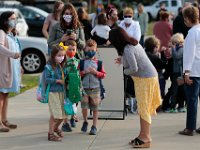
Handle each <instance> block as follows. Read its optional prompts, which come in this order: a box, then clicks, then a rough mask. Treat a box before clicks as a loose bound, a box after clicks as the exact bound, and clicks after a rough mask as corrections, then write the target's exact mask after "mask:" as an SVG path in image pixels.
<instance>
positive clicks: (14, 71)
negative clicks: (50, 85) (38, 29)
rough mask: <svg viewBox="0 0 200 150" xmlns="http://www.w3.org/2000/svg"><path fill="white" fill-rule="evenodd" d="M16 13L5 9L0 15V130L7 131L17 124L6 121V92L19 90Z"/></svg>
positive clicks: (14, 127)
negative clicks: (15, 35)
mask: <svg viewBox="0 0 200 150" xmlns="http://www.w3.org/2000/svg"><path fill="white" fill-rule="evenodd" d="M15 27H16V15H15V14H14V12H12V11H7V12H4V13H2V14H1V16H0V68H1V72H0V132H9V131H10V129H16V128H17V125H15V124H11V123H10V122H8V118H7V108H8V94H9V92H15V93H18V92H19V91H20V60H19V59H18V58H19V57H20V53H19V52H20V47H19V43H18V41H17V39H16V38H15V37H14V35H13V33H12V31H13V30H14V29H15Z"/></svg>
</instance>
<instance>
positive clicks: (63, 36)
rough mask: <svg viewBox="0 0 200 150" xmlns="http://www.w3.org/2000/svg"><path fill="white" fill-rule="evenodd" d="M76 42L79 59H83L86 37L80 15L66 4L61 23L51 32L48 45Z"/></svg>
mask: <svg viewBox="0 0 200 150" xmlns="http://www.w3.org/2000/svg"><path fill="white" fill-rule="evenodd" d="M67 40H75V41H76V43H77V47H78V51H77V53H78V56H77V57H78V58H81V57H83V52H82V49H83V48H84V47H85V35H84V31H83V28H82V27H81V24H80V22H79V20H78V15H77V13H76V10H75V8H74V6H73V5H72V4H71V3H66V4H65V5H64V7H63V10H62V12H61V16H60V22H58V23H56V24H55V25H54V26H53V27H52V30H51V32H50V35H49V39H48V45H49V48H51V47H52V45H53V44H58V43H60V42H66V41H67Z"/></svg>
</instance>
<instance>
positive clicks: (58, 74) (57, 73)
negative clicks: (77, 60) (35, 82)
mask: <svg viewBox="0 0 200 150" xmlns="http://www.w3.org/2000/svg"><path fill="white" fill-rule="evenodd" d="M48 65H49V64H48ZM44 71H45V79H46V83H48V84H50V85H51V86H50V90H49V91H50V92H64V85H62V84H59V83H56V80H62V71H61V68H60V66H59V65H57V66H56V67H55V69H52V70H51V71H53V76H52V73H51V71H50V70H49V69H47V67H45V70H44ZM63 73H64V76H65V75H66V70H63ZM63 80H64V79H63Z"/></svg>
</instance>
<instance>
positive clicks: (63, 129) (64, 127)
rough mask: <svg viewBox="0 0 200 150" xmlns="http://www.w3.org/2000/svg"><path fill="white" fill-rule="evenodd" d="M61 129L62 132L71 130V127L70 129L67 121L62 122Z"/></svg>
mask: <svg viewBox="0 0 200 150" xmlns="http://www.w3.org/2000/svg"><path fill="white" fill-rule="evenodd" d="M62 131H64V132H72V129H71V127H70V125H69V123H63V125H62Z"/></svg>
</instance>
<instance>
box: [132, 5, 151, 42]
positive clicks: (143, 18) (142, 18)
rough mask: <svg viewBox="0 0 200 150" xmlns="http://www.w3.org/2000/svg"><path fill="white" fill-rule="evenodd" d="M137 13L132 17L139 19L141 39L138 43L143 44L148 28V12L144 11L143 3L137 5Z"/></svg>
mask: <svg viewBox="0 0 200 150" xmlns="http://www.w3.org/2000/svg"><path fill="white" fill-rule="evenodd" d="M137 10H138V13H137V14H136V15H135V17H134V19H135V20H136V21H139V24H140V29H141V39H140V44H141V45H142V46H144V36H145V34H146V32H147V28H148V20H149V18H148V14H147V13H146V12H145V11H144V5H142V4H138V6H137Z"/></svg>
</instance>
